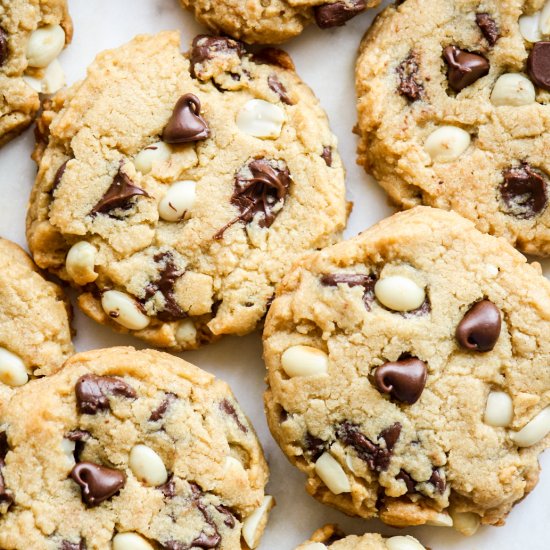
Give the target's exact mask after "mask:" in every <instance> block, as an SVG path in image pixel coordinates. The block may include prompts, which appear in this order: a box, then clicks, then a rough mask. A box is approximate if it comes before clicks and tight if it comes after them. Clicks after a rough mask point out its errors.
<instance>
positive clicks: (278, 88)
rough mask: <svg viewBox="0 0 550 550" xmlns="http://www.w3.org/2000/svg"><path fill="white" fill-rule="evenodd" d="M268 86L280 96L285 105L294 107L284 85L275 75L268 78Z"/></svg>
mask: <svg viewBox="0 0 550 550" xmlns="http://www.w3.org/2000/svg"><path fill="white" fill-rule="evenodd" d="M267 84H268V86H269V88H270V89H271V90H273V91H274V92H275V93H276V94H277V95H278V96H279V98H280V99H281V101H282V102H283V103H286V104H287V105H294V103H293V102H292V100H291V99H290V97H288V92H287V90H286V88H285V86H284V84H283V83H282V82H281V81H280V80H279V79H278V78H277V77H276V76H275V75H274V74H272V75H270V76H269V77H268V79H267Z"/></svg>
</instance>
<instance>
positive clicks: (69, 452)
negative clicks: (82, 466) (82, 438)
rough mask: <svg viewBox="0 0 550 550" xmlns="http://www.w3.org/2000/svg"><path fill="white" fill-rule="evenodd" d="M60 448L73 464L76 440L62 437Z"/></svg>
mask: <svg viewBox="0 0 550 550" xmlns="http://www.w3.org/2000/svg"><path fill="white" fill-rule="evenodd" d="M61 449H62V450H63V452H64V453H65V455H66V456H67V458H68V459H69V462H70V463H71V464H74V450H75V449H76V442H75V441H71V440H70V439H67V438H63V439H62V440H61Z"/></svg>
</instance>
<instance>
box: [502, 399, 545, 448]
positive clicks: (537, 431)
mask: <svg viewBox="0 0 550 550" xmlns="http://www.w3.org/2000/svg"><path fill="white" fill-rule="evenodd" d="M549 433H550V407H546V409H543V410H542V411H541V412H540V413H539V414H537V416H535V418H533V419H532V420H531V421H530V422H528V423H527V424H525V426H523V428H522V429H521V430H520V431H519V432H513V433H511V434H510V439H511V440H512V441H513V442H514V443H515V444H516V445H517V446H518V447H531V445H535V444H536V443H538V442H539V441H541V440H542V439H544V438H545V437H546V436H547V435H548V434H549Z"/></svg>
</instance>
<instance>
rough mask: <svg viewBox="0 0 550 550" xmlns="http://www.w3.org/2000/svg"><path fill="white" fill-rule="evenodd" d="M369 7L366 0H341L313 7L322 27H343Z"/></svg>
mask: <svg viewBox="0 0 550 550" xmlns="http://www.w3.org/2000/svg"><path fill="white" fill-rule="evenodd" d="M366 8H367V3H366V2H365V0H341V1H339V2H333V3H332V4H321V5H320V6H317V7H315V8H313V12H314V14H315V21H316V22H317V25H318V26H319V28H321V29H330V28H331V27H341V26H342V25H344V24H345V23H346V21H349V20H350V19H352V18H353V17H355V16H356V15H358V14H359V13H361V12H362V11H364V10H365V9H366Z"/></svg>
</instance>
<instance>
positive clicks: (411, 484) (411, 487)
mask: <svg viewBox="0 0 550 550" xmlns="http://www.w3.org/2000/svg"><path fill="white" fill-rule="evenodd" d="M395 479H400V480H402V481H404V482H405V485H406V486H407V493H414V492H415V487H416V482H415V481H414V479H413V478H412V477H411V475H410V474H409V473H407V472H406V471H405V470H403V469H401V470H399V473H398V474H397V475H396V476H395Z"/></svg>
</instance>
